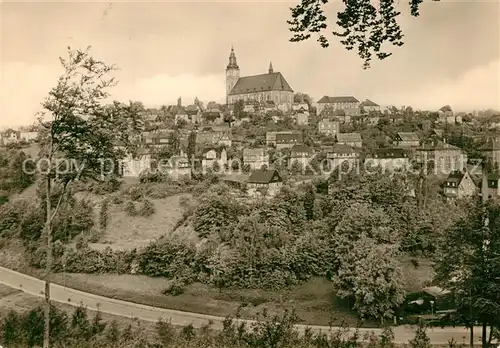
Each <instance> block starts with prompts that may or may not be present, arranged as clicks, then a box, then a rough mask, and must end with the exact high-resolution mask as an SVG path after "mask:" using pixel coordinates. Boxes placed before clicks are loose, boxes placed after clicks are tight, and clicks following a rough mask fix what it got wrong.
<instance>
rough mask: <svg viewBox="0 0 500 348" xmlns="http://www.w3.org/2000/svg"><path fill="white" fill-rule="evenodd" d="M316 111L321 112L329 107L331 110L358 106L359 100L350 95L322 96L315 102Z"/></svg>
mask: <svg viewBox="0 0 500 348" xmlns="http://www.w3.org/2000/svg"><path fill="white" fill-rule="evenodd" d="M316 104H317V106H316V113H317V114H321V111H323V109H326V108H329V109H332V110H346V109H352V108H359V104H360V103H359V100H357V99H356V98H354V97H352V96H347V97H328V96H326V95H325V96H323V97H322V98H321V99H320V100H318V102H317V103H316Z"/></svg>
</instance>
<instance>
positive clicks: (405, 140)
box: [394, 132, 420, 148]
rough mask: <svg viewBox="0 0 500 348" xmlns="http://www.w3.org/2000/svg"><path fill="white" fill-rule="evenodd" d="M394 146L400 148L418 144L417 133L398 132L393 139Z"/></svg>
mask: <svg viewBox="0 0 500 348" xmlns="http://www.w3.org/2000/svg"><path fill="white" fill-rule="evenodd" d="M394 141H395V143H396V146H397V147H401V148H412V147H418V146H420V139H419V138H418V135H417V134H416V133H413V132H399V133H398V134H396V137H395V139H394Z"/></svg>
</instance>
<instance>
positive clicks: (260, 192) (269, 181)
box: [247, 169, 283, 197]
mask: <svg viewBox="0 0 500 348" xmlns="http://www.w3.org/2000/svg"><path fill="white" fill-rule="evenodd" d="M282 186H283V179H282V178H281V175H280V174H279V172H278V171H277V170H276V169H273V170H255V171H253V172H252V173H251V174H250V177H249V178H248V181H247V192H248V195H249V196H250V197H259V196H263V197H273V196H275V195H276V194H277V193H278V192H279V191H280V190H281V187H282Z"/></svg>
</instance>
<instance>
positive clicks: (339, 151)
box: [326, 144, 359, 171]
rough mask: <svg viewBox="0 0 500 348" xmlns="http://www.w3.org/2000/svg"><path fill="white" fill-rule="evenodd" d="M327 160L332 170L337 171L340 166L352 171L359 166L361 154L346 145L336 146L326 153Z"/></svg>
mask: <svg viewBox="0 0 500 348" xmlns="http://www.w3.org/2000/svg"><path fill="white" fill-rule="evenodd" d="M326 158H327V160H328V162H329V164H330V169H332V170H335V169H336V168H337V167H339V166H342V167H344V166H346V167H348V168H349V171H350V170H352V169H353V168H357V167H358V166H359V152H358V151H356V149H354V148H353V147H351V146H349V145H345V144H335V145H334V146H333V147H332V148H331V149H330V150H329V151H328V152H327V153H326ZM342 167H341V168H342Z"/></svg>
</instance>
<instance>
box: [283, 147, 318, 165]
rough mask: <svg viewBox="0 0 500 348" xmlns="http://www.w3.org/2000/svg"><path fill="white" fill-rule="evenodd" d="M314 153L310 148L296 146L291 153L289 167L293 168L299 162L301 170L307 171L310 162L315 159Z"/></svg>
mask: <svg viewBox="0 0 500 348" xmlns="http://www.w3.org/2000/svg"><path fill="white" fill-rule="evenodd" d="M313 155H314V151H313V149H311V148H310V147H309V146H305V145H294V146H293V147H292V149H291V151H290V159H289V161H288V165H289V167H290V168H291V167H293V165H294V163H295V162H297V163H298V164H299V165H300V168H302V169H305V168H306V166H307V165H308V164H309V161H310V160H311V159H312V158H313Z"/></svg>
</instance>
